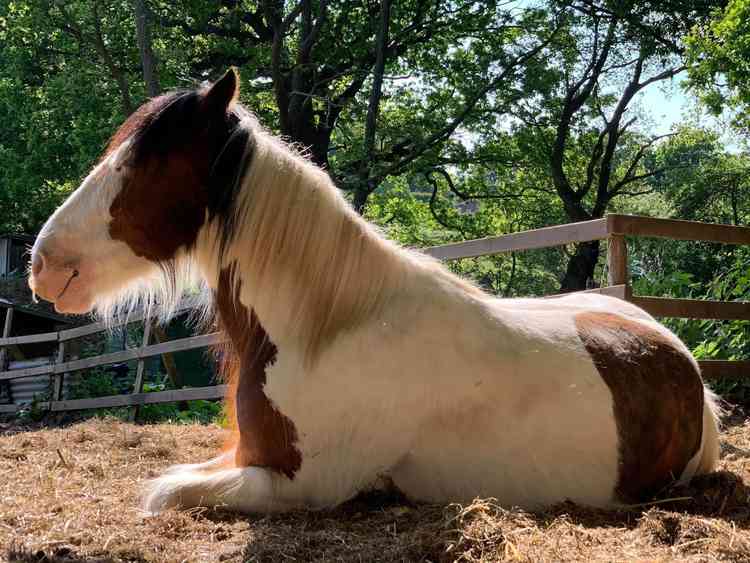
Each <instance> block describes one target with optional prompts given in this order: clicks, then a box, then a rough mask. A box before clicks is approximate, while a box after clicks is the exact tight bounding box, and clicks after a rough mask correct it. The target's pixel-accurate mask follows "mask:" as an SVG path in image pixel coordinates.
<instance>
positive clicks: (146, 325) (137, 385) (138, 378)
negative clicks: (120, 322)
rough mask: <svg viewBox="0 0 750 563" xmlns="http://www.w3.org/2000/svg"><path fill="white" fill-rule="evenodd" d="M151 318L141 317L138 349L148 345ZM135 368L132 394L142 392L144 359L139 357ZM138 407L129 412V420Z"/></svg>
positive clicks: (135, 416)
mask: <svg viewBox="0 0 750 563" xmlns="http://www.w3.org/2000/svg"><path fill="white" fill-rule="evenodd" d="M151 324H152V323H151V318H150V317H148V316H146V317H145V318H144V319H143V341H142V342H141V346H140V349H142V348H145V347H146V346H148V342H149V340H150V339H151ZM137 366H138V367H137V368H136V370H135V381H134V382H133V394H138V393H143V372H144V370H145V369H146V361H145V360H144V359H143V358H141V357H139V358H138V364H137ZM139 411H140V407H138V406H135V407H133V410H132V411H131V413H130V417H129V418H130V421H131V422H133V421H135V419H136V418H137V417H138V412H139Z"/></svg>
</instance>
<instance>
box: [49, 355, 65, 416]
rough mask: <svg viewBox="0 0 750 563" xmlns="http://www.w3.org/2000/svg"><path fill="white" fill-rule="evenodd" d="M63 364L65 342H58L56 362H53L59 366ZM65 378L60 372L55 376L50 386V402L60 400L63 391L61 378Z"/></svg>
mask: <svg viewBox="0 0 750 563" xmlns="http://www.w3.org/2000/svg"><path fill="white" fill-rule="evenodd" d="M63 363H65V342H60V343H59V344H58V345H57V360H56V361H55V364H57V365H60V364H63ZM64 377H65V374H64V373H62V372H60V373H56V374H55V382H54V385H53V386H52V400H53V401H59V400H60V399H62V390H63V378H64Z"/></svg>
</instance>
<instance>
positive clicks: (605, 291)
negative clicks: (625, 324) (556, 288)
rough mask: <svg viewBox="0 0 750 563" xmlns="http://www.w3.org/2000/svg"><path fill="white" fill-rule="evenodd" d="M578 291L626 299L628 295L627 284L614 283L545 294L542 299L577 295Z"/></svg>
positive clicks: (628, 288)
mask: <svg viewBox="0 0 750 563" xmlns="http://www.w3.org/2000/svg"><path fill="white" fill-rule="evenodd" d="M579 293H598V294H601V295H609V296H611V297H619V298H620V299H625V300H628V299H629V297H630V287H628V286H627V285H624V284H622V285H614V286H609V287H595V288H594V289H585V290H583V291H575V292H572V293H558V294H555V295H545V296H544V297H543V299H555V298H558V297H565V296H566V295H577V294H579Z"/></svg>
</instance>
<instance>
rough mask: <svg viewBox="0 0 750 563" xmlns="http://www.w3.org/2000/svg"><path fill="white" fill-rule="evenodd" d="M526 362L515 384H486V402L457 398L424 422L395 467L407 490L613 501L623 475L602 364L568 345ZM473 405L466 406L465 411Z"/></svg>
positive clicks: (520, 500)
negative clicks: (574, 353)
mask: <svg viewBox="0 0 750 563" xmlns="http://www.w3.org/2000/svg"><path fill="white" fill-rule="evenodd" d="M546 360H547V361H545V362H529V363H525V362H522V363H521V364H520V365H518V366H517V369H520V370H528V372H527V375H528V377H523V376H522V375H520V374H519V376H518V377H517V381H516V382H515V383H516V384H515V385H512V386H511V387H512V388H510V387H508V385H507V384H508V381H507V380H504V378H496V380H495V381H496V382H498V383H499V381H498V379H500V381H502V380H504V385H502V386H500V385H498V386H496V387H494V388H493V386H492V385H487V388H485V389H484V393H485V400H484V401H483V402H482V403H481V404H480V403H477V404H474V405H463V406H462V405H455V407H454V408H452V409H446V410H445V411H444V412H442V413H441V414H440V415H437V416H434V417H431V418H430V419H429V420H428V421H426V422H425V423H424V424H423V425H422V426H421V428H420V431H419V434H418V438H417V439H416V440H415V442H414V444H413V446H412V448H411V449H410V451H409V452H408V453H407V454H406V455H405V456H404V457H403V458H402V460H401V462H400V463H399V464H398V465H397V466H396V467H395V468H394V471H393V474H392V477H393V479H394V482H395V483H396V485H397V486H398V487H399V488H400V489H401V490H402V491H403V492H404V493H405V494H406V495H407V496H409V497H411V498H414V499H419V500H425V501H433V502H450V501H464V502H467V501H471V500H472V499H474V498H476V497H494V498H497V499H498V500H499V502H500V503H501V504H503V505H505V506H522V507H525V508H538V507H542V506H547V505H549V504H551V503H554V502H558V501H562V500H566V499H570V500H573V501H576V502H580V503H585V504H593V505H600V506H601V505H607V504H610V503H611V502H612V501H613V500H614V499H613V495H614V490H615V486H616V484H617V478H618V439H617V428H616V424H615V420H614V418H613V416H612V395H611V394H610V393H609V391H608V389H607V388H606V386H605V385H603V383H602V382H601V378H600V377H599V375H598V373H597V372H596V369H595V368H594V366H593V365H591V364H590V363H587V362H585V361H580V360H579V361H578V362H573V361H572V359H571V358H570V357H569V354H567V353H565V352H560V353H557V354H555V353H553V352H548V353H547V354H546ZM464 407H465V408H464Z"/></svg>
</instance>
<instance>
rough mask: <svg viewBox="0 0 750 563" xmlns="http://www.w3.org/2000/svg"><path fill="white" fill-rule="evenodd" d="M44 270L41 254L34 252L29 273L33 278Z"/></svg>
mask: <svg viewBox="0 0 750 563" xmlns="http://www.w3.org/2000/svg"><path fill="white" fill-rule="evenodd" d="M43 269H44V256H42V253H41V252H35V253H34V256H33V257H32V259H31V273H32V274H33V275H35V276H38V275H39V272H41V271H42V270H43Z"/></svg>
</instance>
